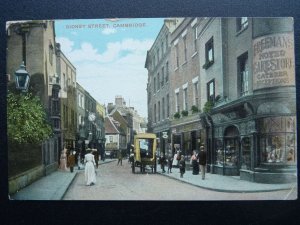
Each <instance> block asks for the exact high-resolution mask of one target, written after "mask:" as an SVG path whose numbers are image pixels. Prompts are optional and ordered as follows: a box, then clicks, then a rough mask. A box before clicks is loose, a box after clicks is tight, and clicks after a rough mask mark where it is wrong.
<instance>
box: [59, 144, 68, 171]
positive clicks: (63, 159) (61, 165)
mask: <svg viewBox="0 0 300 225" xmlns="http://www.w3.org/2000/svg"><path fill="white" fill-rule="evenodd" d="M66 152H67V150H66V149H64V150H62V151H61V154H60V163H59V169H61V170H67V160H66V159H67V155H66Z"/></svg>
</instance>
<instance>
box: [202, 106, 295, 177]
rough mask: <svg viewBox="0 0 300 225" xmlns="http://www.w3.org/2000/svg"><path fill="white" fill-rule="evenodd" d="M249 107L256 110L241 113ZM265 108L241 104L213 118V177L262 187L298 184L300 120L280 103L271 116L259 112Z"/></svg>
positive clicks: (220, 111)
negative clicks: (298, 124) (298, 125)
mask: <svg viewBox="0 0 300 225" xmlns="http://www.w3.org/2000/svg"><path fill="white" fill-rule="evenodd" d="M246 105H248V106H247V107H249V108H252V109H256V110H249V111H248V113H241V112H242V111H243V108H244V109H245V106H246ZM262 105H263V106H264V107H265V103H263V101H256V102H251V103H250V102H247V103H246V104H245V103H242V102H240V103H237V104H235V105H234V104H232V106H229V107H227V108H223V109H222V110H219V111H218V112H217V111H215V112H214V113H213V114H211V115H210V117H211V121H212V122H211V123H210V124H209V128H208V129H207V131H209V132H208V139H211V140H212V144H211V145H210V146H208V152H210V154H211V159H212V162H211V164H212V165H211V166H210V167H211V168H212V170H211V172H212V173H215V174H220V175H226V176H240V179H242V180H248V181H253V182H259V183H288V182H293V181H295V180H296V172H297V170H296V165H297V162H296V159H297V140H296V116H295V115H293V114H292V113H291V111H288V110H287V108H285V107H283V105H280V103H279V102H278V106H277V111H275V109H273V110H274V112H273V113H268V114H267V113H265V111H261V110H260V109H259V107H261V106H262ZM255 111H256V114H254V113H253V112H255ZM287 112H289V113H287ZM210 135H211V136H210Z"/></svg>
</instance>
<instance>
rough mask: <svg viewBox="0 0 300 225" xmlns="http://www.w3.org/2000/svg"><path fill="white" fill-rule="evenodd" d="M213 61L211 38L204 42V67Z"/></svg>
mask: <svg viewBox="0 0 300 225" xmlns="http://www.w3.org/2000/svg"><path fill="white" fill-rule="evenodd" d="M213 63H214V39H213V38H211V39H210V40H209V41H208V42H207V43H206V44H205V64H204V66H203V68H204V69H207V68H209V67H210V66H211V65H212V64H213Z"/></svg>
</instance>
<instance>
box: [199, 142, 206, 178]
mask: <svg viewBox="0 0 300 225" xmlns="http://www.w3.org/2000/svg"><path fill="white" fill-rule="evenodd" d="M198 158H199V165H200V170H201V174H202V180H204V179H205V169H206V150H205V149H204V146H203V145H201V146H200V152H199V154H198Z"/></svg>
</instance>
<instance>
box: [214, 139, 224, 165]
mask: <svg viewBox="0 0 300 225" xmlns="http://www.w3.org/2000/svg"><path fill="white" fill-rule="evenodd" d="M215 149H216V157H217V158H216V164H217V165H219V166H222V165H223V164H224V150H223V141H222V140H217V141H216V148H215Z"/></svg>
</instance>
